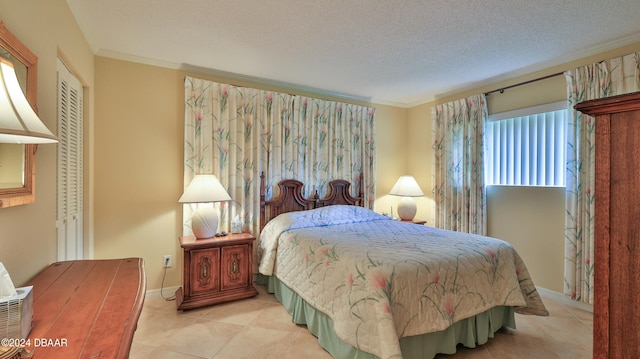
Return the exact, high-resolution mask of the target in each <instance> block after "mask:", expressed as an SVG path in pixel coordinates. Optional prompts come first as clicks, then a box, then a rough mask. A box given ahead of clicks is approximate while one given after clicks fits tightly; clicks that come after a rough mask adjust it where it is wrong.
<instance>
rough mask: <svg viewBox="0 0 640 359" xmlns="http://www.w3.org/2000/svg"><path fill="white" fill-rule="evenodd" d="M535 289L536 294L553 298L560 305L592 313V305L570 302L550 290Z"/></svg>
mask: <svg viewBox="0 0 640 359" xmlns="http://www.w3.org/2000/svg"><path fill="white" fill-rule="evenodd" d="M536 289H537V290H538V292H540V293H543V294H544V295H546V296H548V297H551V298H553V300H555V301H558V302H561V303H562V304H565V305H568V306H570V307H574V308H577V309H582V310H585V311H587V312H591V313H593V305H591V304H587V303H583V302H578V301H575V300H571V299H569V297H567V296H566V295H564V294H563V293H558V292H556V291H553V290H550V289H546V288H542V287H536Z"/></svg>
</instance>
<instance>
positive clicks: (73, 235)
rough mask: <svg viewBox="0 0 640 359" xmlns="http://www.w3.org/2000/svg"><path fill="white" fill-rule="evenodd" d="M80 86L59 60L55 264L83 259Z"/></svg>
mask: <svg viewBox="0 0 640 359" xmlns="http://www.w3.org/2000/svg"><path fill="white" fill-rule="evenodd" d="M82 105H83V103H82V85H81V84H80V81H79V80H78V79H77V78H76V77H75V76H73V74H71V72H70V71H69V70H68V69H67V67H66V66H65V65H64V64H63V63H62V61H60V60H58V138H59V140H60V142H59V143H58V175H57V177H58V190H57V207H58V208H57V217H56V224H57V227H58V260H59V261H62V260H75V259H82V258H83V236H82V189H83V181H82V175H83V174H82V168H83V167H82V166H83V163H82V156H83V154H82V122H83V113H82Z"/></svg>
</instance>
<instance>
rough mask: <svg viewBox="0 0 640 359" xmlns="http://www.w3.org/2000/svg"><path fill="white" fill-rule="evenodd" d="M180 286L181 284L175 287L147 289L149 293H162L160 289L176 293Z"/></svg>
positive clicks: (164, 291)
mask: <svg viewBox="0 0 640 359" xmlns="http://www.w3.org/2000/svg"><path fill="white" fill-rule="evenodd" d="M178 288H180V286H179V285H177V286H174V287H166V288H158V289H149V290H147V291H146V293H147V294H154V293H160V291H162V293H163V294H168V295H174V294H175V293H176V290H178Z"/></svg>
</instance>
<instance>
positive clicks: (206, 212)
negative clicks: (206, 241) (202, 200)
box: [191, 207, 218, 238]
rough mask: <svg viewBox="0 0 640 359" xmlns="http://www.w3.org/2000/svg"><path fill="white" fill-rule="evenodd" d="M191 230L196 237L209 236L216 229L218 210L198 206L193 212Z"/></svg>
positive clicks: (212, 235) (213, 234)
mask: <svg viewBox="0 0 640 359" xmlns="http://www.w3.org/2000/svg"><path fill="white" fill-rule="evenodd" d="M191 230H192V231H193V235H194V236H195V237H196V238H211V237H214V236H215V235H216V231H217V230H218V211H217V210H216V209H215V208H213V207H200V208H198V209H196V211H195V212H193V217H192V218H191Z"/></svg>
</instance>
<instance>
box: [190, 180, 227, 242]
mask: <svg viewBox="0 0 640 359" xmlns="http://www.w3.org/2000/svg"><path fill="white" fill-rule="evenodd" d="M225 201H231V197H230V196H229V194H228V193H227V191H226V190H225V189H224V187H223V186H222V184H221V183H220V181H219V180H218V179H217V178H216V176H214V175H196V176H195V177H194V178H193V180H191V183H189V185H188V186H187V188H186V189H185V190H184V193H183V194H182V196H181V197H180V199H179V200H178V202H180V203H211V202H225ZM218 221H219V219H218V211H217V210H216V209H215V208H213V207H209V206H207V207H198V209H196V211H195V212H193V217H192V218H191V230H192V231H193V235H194V236H195V237H196V238H211V237H213V236H215V235H216V232H217V230H218Z"/></svg>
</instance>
